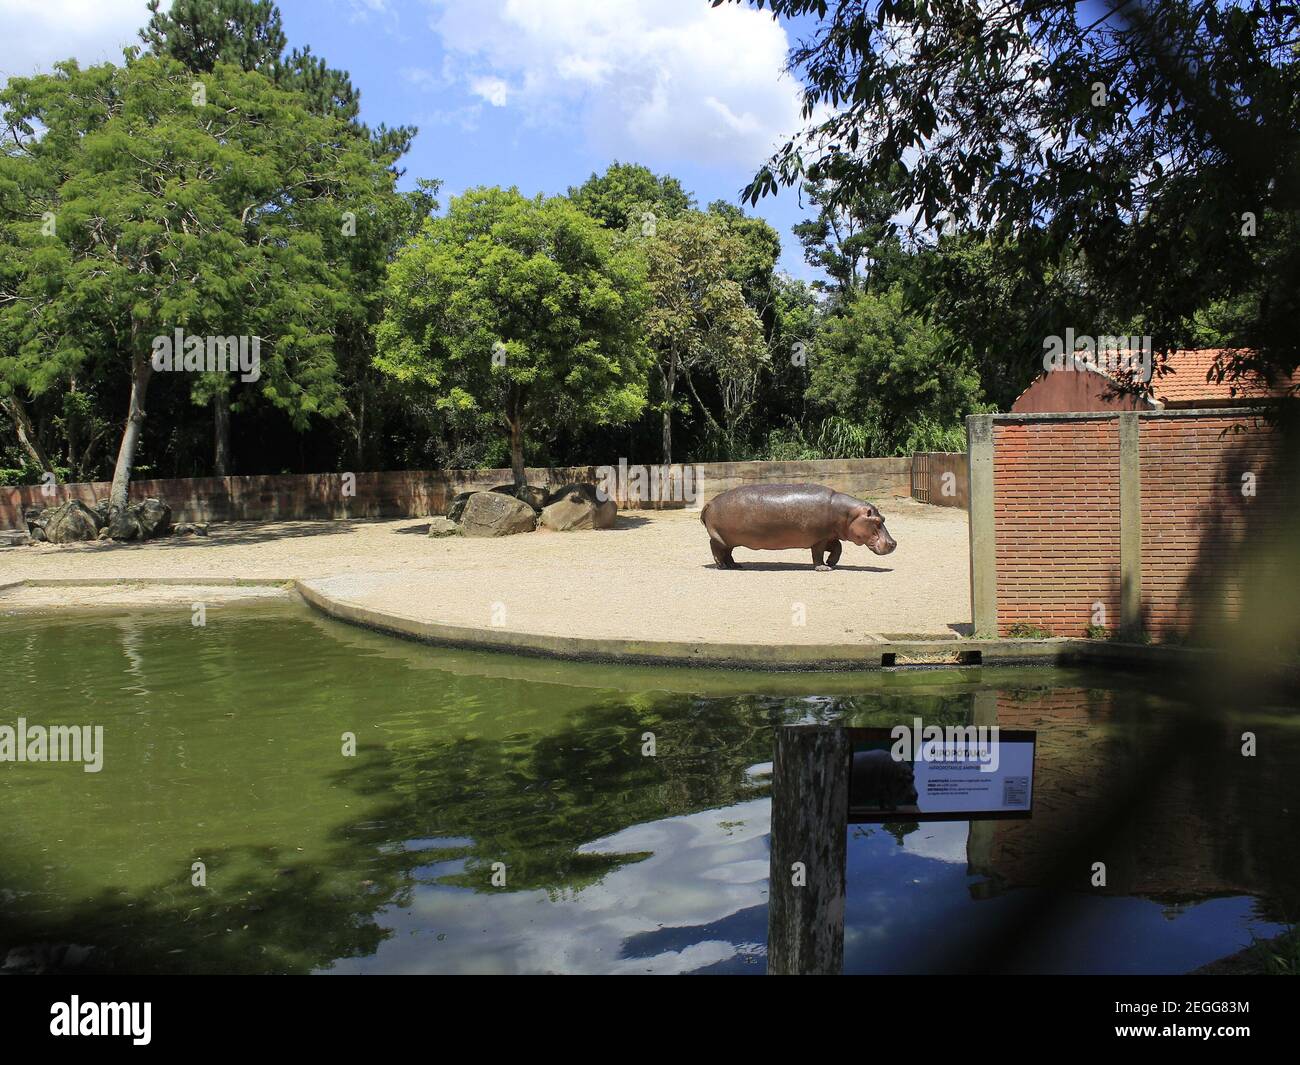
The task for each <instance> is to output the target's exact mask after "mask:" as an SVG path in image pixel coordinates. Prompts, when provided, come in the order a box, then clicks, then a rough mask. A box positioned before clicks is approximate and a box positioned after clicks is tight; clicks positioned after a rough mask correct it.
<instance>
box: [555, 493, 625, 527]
mask: <svg viewBox="0 0 1300 1065" xmlns="http://www.w3.org/2000/svg"><path fill="white" fill-rule="evenodd" d="M617 516H618V504H617V503H615V502H614V500H612V499H601V498H600V496H599V494H598V493H597V491H596V486H595V485H594V484H566V485H565V486H564V487H563V488H561V489H559V490H557V491H555V492H552V493H551V494H550V495H549V496H548V497H547V502H546V506H545V507H543V508H542V524H543V525H545V526H546V527H547V528H548V529H554V530H555V531H556V532H571V531H573V530H575V529H612V528H613V527H614V519H615V518H616V517H617Z"/></svg>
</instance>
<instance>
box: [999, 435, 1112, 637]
mask: <svg viewBox="0 0 1300 1065" xmlns="http://www.w3.org/2000/svg"><path fill="white" fill-rule="evenodd" d="M993 431H994V446H993V498H994V501H995V502H994V505H995V516H994V527H995V539H996V543H997V593H998V634H999V635H1001V636H1008V635H1010V632H1011V627H1012V626H1013V625H1015V624H1016V623H1017V622H1021V623H1025V624H1031V625H1036V626H1039V627H1041V628H1045V629H1047V630H1048V631H1049V632H1052V633H1054V634H1056V635H1058V636H1082V635H1083V634H1084V630H1085V629H1087V627H1088V626H1089V625H1090V624H1092V619H1093V609H1094V608H1093V604H1094V603H1097V602H1100V603H1102V604H1103V605H1104V607H1105V609H1106V613H1107V616H1108V617H1110V618H1118V617H1119V591H1120V588H1119V433H1118V429H1117V423H1116V422H1115V421H1113V420H1111V421H1059V422H1029V423H1023V424H1017V423H1012V424H1000V423H995V426H994V430H993Z"/></svg>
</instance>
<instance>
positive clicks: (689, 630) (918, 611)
mask: <svg viewBox="0 0 1300 1065" xmlns="http://www.w3.org/2000/svg"><path fill="white" fill-rule="evenodd" d="M881 509H882V510H883V511H884V514H885V518H886V524H887V525H888V528H889V531H890V533H891V534H892V535H893V537H894V539H895V540H897V541H898V549H897V550H896V551H894V552H893V554H890V555H886V556H883V557H881V556H876V555H873V554H871V552H870V551H868V550H867V549H866V548H865V547H855V546H854V545H852V544H847V543H846V544H845V546H844V555H843V558H842V559H841V560H840V565H839V567H838V568H837V569H835V570H833V571H832V572H829V573H818V572H815V571H814V570H813V568H812V557H811V554H810V552H807V551H748V550H746V549H744V548H741V549H738V550H737V551H736V553H735V558H736V561H737V562H739V563H741V565H742V567H743V568H741V569H739V570H719V569H717V568H716V567H715V566H714V564H713V559H712V556H711V555H710V553H709V544H708V534H707V533H706V532H705V531H704V527H703V525H701V524H700V518H699V512H698V511H694V510H688V511H624V512H622V513H620V514H619V516H618V521H617V523H616V525H615V527H614V528H613V529H606V530H600V531H588V532H568V533H552V532H547V531H538V532H535V533H531V534H526V535H520V536H509V537H503V538H500V539H462V538H460V537H449V538H445V539H430V538H429V537H428V536H427V535H425V533H426V531H427V529H428V525H429V519H428V518H403V519H398V520H393V521H383V520H351V521H286V522H267V523H250V522H232V523H229V524H217V525H213V526H212V527H211V531H210V534H209V535H208V536H207V537H183V538H170V539H165V540H158V541H152V542H149V543H144V544H108V543H101V542H94V543H88V544H72V545H67V546H61V547H56V546H53V545H50V544H37V545H33V546H29V547H15V548H7V549H3V550H0V585H4V584H6V583H10V582H13V581H19V580H23V579H40V578H82V579H88V578H93V579H105V578H124V579H139V580H142V581H149V580H157V579H159V578H167V579H172V580H178V579H184V580H186V581H187V582H189V583H188V584H187V585H184V586H182V585H173V586H167V585H156V584H155V585H152V586H135V587H132V586H118V587H112V588H103V587H100V588H94V587H78V588H69V587H61V588H54V587H34V588H19V589H10V590H8V591H5V592H0V610H6V609H13V608H19V609H22V608H49V607H54V606H76V605H86V606H131V605H154V604H159V603H167V602H175V603H190V602H193V601H194V600H195V597H196V594H198V592H197V591H196V587H195V586H203V585H204V583H205V581H211V580H213V579H221V580H229V579H231V578H242V579H253V578H263V579H265V578H274V579H280V580H288V579H290V578H296V579H299V580H305V581H310V582H311V584H312V585H313V586H314V587H318V588H319V589H320V590H321V591H322V592H324V593H325V594H327V595H329V596H331V597H333V598H336V599H341V600H344V601H346V602H349V603H355V604H357V605H360V606H364V607H368V608H370V609H374V610H382V611H384V612H386V613H389V614H394V615H399V616H402V617H410V618H416V619H418V620H422V621H434V622H441V623H444V624H448V625H465V626H474V627H487V626H490V625H497V626H499V627H501V628H504V629H509V630H514V631H518V632H533V633H544V634H549V635H567V636H583V637H592V638H597V639H600V638H604V639H613V638H622V639H653V640H681V641H707V642H717V643H731V642H735V643H759V644H761V643H772V644H789V643H801V644H804V643H847V642H854V641H856V640H859V639H861V640H871V639H873V638H876V637H882V636H883V637H887V638H897V637H902V636H913V635H917V636H919V635H928V636H948V637H953V636H956V635H958V634H964V633H967V632H969V629H970V625H969V622H970V579H969V562H968V555H969V551H968V542H967V525H966V514H965V511H963V510H959V509H955V508H947V507H932V506H927V505H925V504H921V503H914V502H912V501H911V500H907V499H898V500H883V501H881ZM198 591H202V592H203V593H204V598H205V599H207V600H208V601H221V600H229V599H231V598H244V597H262V596H270V595H275V594H285V593H278V592H277V591H276V590H275V589H267V588H260V589H237V588H229V587H227V588H224V589H222V588H215V587H208V588H207V589H202V588H201V587H200V588H199V589H198Z"/></svg>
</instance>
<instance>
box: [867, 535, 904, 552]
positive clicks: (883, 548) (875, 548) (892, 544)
mask: <svg viewBox="0 0 1300 1065" xmlns="http://www.w3.org/2000/svg"><path fill="white" fill-rule="evenodd" d="M897 546H898V543H897V541H895V540H888V541H884V542H882V541H881V540H880V538H879V537H877V538H876V539H874V540H872V541H871V543H869V544H867V547H869V548H870V549H871V550H872V552H874V553H875V554H877V555H887V554H889V553H890V552H891V551H893V550H894V548H896V547H897Z"/></svg>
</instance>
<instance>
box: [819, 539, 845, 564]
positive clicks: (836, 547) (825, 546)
mask: <svg viewBox="0 0 1300 1065" xmlns="http://www.w3.org/2000/svg"><path fill="white" fill-rule="evenodd" d="M842 550H843V549H842V548H841V547H840V542H839V541H838V540H823V541H822V542H821V543H819V544H814V545H813V549H812V557H813V569H816V570H819V571H822V572H825V571H826V570H830V569H834V568H835V563H837V562H838V561H839V560H840V553H841V551H842ZM827 551H830V554H831V557H830V558H829V559H828V560H827V561H822V555H823V554H825V553H826V552H827Z"/></svg>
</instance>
